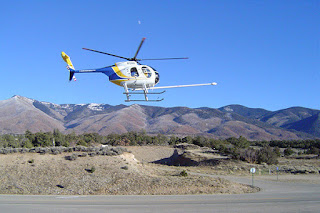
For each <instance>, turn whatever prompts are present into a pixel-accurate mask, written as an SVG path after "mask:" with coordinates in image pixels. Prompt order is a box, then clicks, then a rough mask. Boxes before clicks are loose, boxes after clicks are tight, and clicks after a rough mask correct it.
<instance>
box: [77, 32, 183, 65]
mask: <svg viewBox="0 0 320 213" xmlns="http://www.w3.org/2000/svg"><path fill="white" fill-rule="evenodd" d="M145 40H146V38H142V40H141V42H140V44H139V47H138V49H137V51H136V53H135V54H134V56H133V58H127V57H123V56H119V55H114V54H111V53H106V52H101V51H98V50H93V49H88V48H82V49H84V50H89V51H92V52H96V53H101V54H105V55H110V56H113V57H117V58H122V59H125V60H127V61H136V62H138V61H150V60H176V59H189V58H188V57H182V58H149V59H139V58H137V56H138V53H139V52H140V49H141V47H142V44H143V43H144V41H145Z"/></svg>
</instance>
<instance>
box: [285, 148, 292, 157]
mask: <svg viewBox="0 0 320 213" xmlns="http://www.w3.org/2000/svg"><path fill="white" fill-rule="evenodd" d="M293 153H294V151H293V150H292V149H291V148H290V147H288V148H286V149H285V150H284V151H283V154H284V156H290V155H292V154H293Z"/></svg>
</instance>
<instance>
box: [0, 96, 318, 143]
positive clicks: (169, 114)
mask: <svg viewBox="0 0 320 213" xmlns="http://www.w3.org/2000/svg"><path fill="white" fill-rule="evenodd" d="M319 112H320V111H319V110H314V109H307V108H302V107H294V108H289V109H283V110H279V111H275V112H271V111H268V110H264V109H255V108H248V107H245V106H241V105H228V106H225V107H221V108H219V109H213V108H206V107H203V108H196V109H193V108H188V107H154V106H144V105H138V104H133V105H130V106H126V105H116V106H112V105H108V104H94V103H91V104H54V103H49V102H42V101H37V100H33V99H29V98H25V97H22V96H13V97H12V98H10V99H7V100H3V101H0V118H1V121H2V122H1V124H0V133H2V134H4V133H15V134H20V133H24V132H25V131H26V130H30V131H32V132H37V131H52V130H53V129H59V130H60V131H62V132H65V133H68V132H75V133H84V132H97V133H99V134H102V135H107V134H110V133H125V132H128V131H141V130H145V131H146V132H147V133H149V134H158V133H161V134H166V135H172V134H174V135H180V136H186V135H204V136H208V137H215V138H228V137H239V136H244V137H246V138H248V139H250V140H284V139H295V140H296V139H304V138H314V137H319V127H320V124H319ZM317 116H318V117H317Z"/></svg>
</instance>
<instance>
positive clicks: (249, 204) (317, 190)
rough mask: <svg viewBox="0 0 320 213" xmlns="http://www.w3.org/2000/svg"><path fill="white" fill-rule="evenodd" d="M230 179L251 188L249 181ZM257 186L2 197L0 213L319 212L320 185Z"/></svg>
mask: <svg viewBox="0 0 320 213" xmlns="http://www.w3.org/2000/svg"><path fill="white" fill-rule="evenodd" d="M319 178H320V176H319ZM228 179H233V180H235V181H238V182H242V183H248V184H251V179H250V178H249V177H245V178H239V177H228ZM255 185H256V186H259V187H261V188H262V191H260V192H258V193H253V194H240V195H186V196H175V195H172V196H26V195H23V196H20V195H0V212H1V213H2V212H10V213H16V212H27V213H29V212H30V213H31V212H32V213H35V212H44V213H46V212H59V213H60V212H62V213H69V212H77V213H78V212H80V213H81V212H320V184H306V183H282V182H272V181H261V180H256V181H255Z"/></svg>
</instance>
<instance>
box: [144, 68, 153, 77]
mask: <svg viewBox="0 0 320 213" xmlns="http://www.w3.org/2000/svg"><path fill="white" fill-rule="evenodd" d="M142 72H143V74H144V75H145V76H146V77H147V78H150V77H151V71H150V69H149V68H148V67H142Z"/></svg>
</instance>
